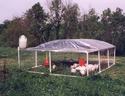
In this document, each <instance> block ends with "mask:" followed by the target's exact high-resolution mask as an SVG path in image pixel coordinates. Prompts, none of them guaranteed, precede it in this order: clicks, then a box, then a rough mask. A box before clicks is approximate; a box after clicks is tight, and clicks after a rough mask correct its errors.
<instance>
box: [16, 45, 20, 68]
mask: <svg viewBox="0 0 125 96" xmlns="http://www.w3.org/2000/svg"><path fill="white" fill-rule="evenodd" d="M17 50H18V65H19V69H20V68H21V62H20V48H19V47H18V49H17Z"/></svg>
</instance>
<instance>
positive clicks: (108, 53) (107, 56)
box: [107, 49, 110, 68]
mask: <svg viewBox="0 0 125 96" xmlns="http://www.w3.org/2000/svg"><path fill="white" fill-rule="evenodd" d="M107 63H108V68H109V66H110V65H109V49H108V50H107Z"/></svg>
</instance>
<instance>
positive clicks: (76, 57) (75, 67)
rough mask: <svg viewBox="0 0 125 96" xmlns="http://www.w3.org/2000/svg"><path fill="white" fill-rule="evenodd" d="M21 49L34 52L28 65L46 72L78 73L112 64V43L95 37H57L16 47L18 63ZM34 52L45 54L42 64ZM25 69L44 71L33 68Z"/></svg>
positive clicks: (88, 73)
mask: <svg viewBox="0 0 125 96" xmlns="http://www.w3.org/2000/svg"><path fill="white" fill-rule="evenodd" d="M22 51H29V52H34V63H35V64H34V66H32V67H31V69H32V68H33V69H34V68H45V69H47V70H48V72H49V73H48V74H50V75H55V76H68V77H78V76H89V75H91V74H98V73H101V72H102V71H105V70H106V69H109V68H110V67H111V66H113V65H115V54H116V47H115V46H114V45H112V44H109V43H107V42H104V41H100V40H95V39H61V40H54V41H50V42H46V43H43V44H40V45H38V46H36V47H30V48H20V47H18V64H19V66H20V65H21V64H22V63H21V62H20V61H21V58H20V57H21V52H22ZM38 54H40V55H43V54H44V55H45V60H43V64H38V63H39V62H38V58H39V56H38ZM60 66H61V67H60ZM61 71H62V72H61ZM28 72H31V73H39V74H44V72H41V71H36V70H35V71H34V70H30V71H29V70H28Z"/></svg>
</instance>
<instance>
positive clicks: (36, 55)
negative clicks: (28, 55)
mask: <svg viewBox="0 0 125 96" xmlns="http://www.w3.org/2000/svg"><path fill="white" fill-rule="evenodd" d="M37 65H38V64H37V51H35V67H37Z"/></svg>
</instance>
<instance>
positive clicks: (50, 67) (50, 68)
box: [49, 51, 52, 73]
mask: <svg viewBox="0 0 125 96" xmlns="http://www.w3.org/2000/svg"><path fill="white" fill-rule="evenodd" d="M49 71H50V73H51V72H52V66H51V52H50V51H49Z"/></svg>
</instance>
